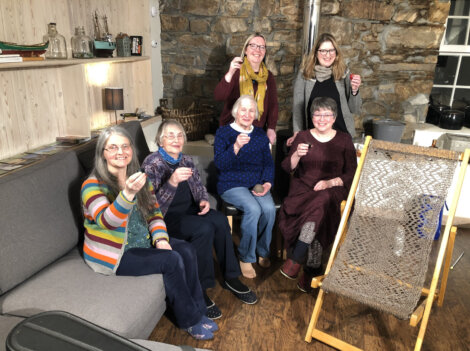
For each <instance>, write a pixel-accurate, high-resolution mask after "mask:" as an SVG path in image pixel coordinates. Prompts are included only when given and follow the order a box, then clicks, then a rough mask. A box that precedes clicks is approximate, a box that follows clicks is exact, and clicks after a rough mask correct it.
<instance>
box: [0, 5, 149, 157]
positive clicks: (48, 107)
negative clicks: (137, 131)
mask: <svg viewBox="0 0 470 351" xmlns="http://www.w3.org/2000/svg"><path fill="white" fill-rule="evenodd" d="M148 7H149V2H148V0H133V1H128V0H21V1H18V0H1V1H0V40H2V41H10V42H16V43H21V44H35V43H40V42H42V37H43V35H44V34H46V32H47V24H48V23H49V22H56V23H57V29H58V31H59V33H61V34H62V35H64V36H65V39H66V41H67V50H68V57H69V59H70V58H71V45H70V39H71V37H72V36H73V33H74V28H75V27H76V26H81V25H83V26H85V32H86V33H87V34H88V35H90V36H92V34H93V14H94V11H95V10H97V11H98V14H99V15H104V14H106V15H107V16H108V25H109V30H110V32H111V33H112V34H113V35H114V36H116V35H117V34H118V33H119V32H126V33H128V34H129V35H142V36H144V41H145V40H146V38H149V35H150V23H149V13H148V11H149V10H148ZM143 50H144V52H143V53H144V55H145V53H146V52H150V48H146V47H145V46H144V48H143ZM77 61H78V64H77ZM97 78H99V79H97ZM107 86H118V87H123V89H124V108H125V111H126V112H133V111H134V110H135V109H136V108H142V109H143V110H145V111H146V112H147V113H150V114H153V108H154V106H153V101H152V100H153V99H152V82H151V67H150V60H149V59H144V60H140V59H139V60H135V61H132V60H131V61H125V62H121V61H112V60H110V61H106V60H105V61H104V62H96V60H93V61H88V62H87V60H74V61H71V64H70V65H57V66H49V65H48V66H46V65H44V62H38V64H37V66H35V67H30V68H22V67H21V66H20V64H18V66H17V67H14V68H8V69H5V68H2V66H1V64H0V159H1V158H6V157H9V156H12V155H15V154H17V153H20V152H24V151H27V150H29V149H33V148H36V147H39V146H42V145H45V144H48V143H51V142H53V141H55V138H56V137H57V136H63V135H89V134H90V130H91V129H95V128H100V127H104V126H106V125H108V124H110V123H113V122H114V112H113V111H105V110H104V108H103V89H104V87H107ZM121 112H123V111H118V114H119V113H121Z"/></svg>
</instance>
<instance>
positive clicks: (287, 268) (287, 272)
mask: <svg viewBox="0 0 470 351" xmlns="http://www.w3.org/2000/svg"><path fill="white" fill-rule="evenodd" d="M300 268H301V265H300V263H296V262H295V261H293V260H291V259H290V258H288V259H287V260H286V262H284V264H283V265H282V267H281V274H282V275H283V276H284V277H286V278H289V279H296V278H297V276H298V275H299V272H300Z"/></svg>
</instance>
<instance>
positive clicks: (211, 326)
mask: <svg viewBox="0 0 470 351" xmlns="http://www.w3.org/2000/svg"><path fill="white" fill-rule="evenodd" d="M201 323H202V326H203V327H204V328H206V329H207V330H210V331H211V332H212V333H214V332H216V331H217V330H219V326H218V325H217V323H216V322H214V321H213V320H212V319H210V318H207V316H202V319H201Z"/></svg>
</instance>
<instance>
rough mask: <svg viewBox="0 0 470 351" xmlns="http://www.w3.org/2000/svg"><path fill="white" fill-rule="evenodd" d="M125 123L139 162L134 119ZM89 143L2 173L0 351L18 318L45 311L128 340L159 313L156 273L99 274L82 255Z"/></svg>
mask: <svg viewBox="0 0 470 351" xmlns="http://www.w3.org/2000/svg"><path fill="white" fill-rule="evenodd" d="M126 128H127V129H128V130H129V131H130V132H131V134H132V135H133V137H134V139H135V140H136V144H137V147H138V149H139V159H140V160H143V158H144V157H145V156H146V155H147V154H148V152H149V151H148V147H147V144H146V142H145V137H144V135H143V133H142V129H141V127H140V123H139V122H130V123H127V124H126ZM95 142H96V141H91V142H89V143H87V144H85V145H83V146H82V147H77V148H74V149H73V150H71V149H68V150H66V151H63V152H60V153H58V154H55V155H52V156H49V157H47V158H45V159H44V160H42V161H40V162H38V163H35V164H32V165H31V166H29V167H25V168H22V169H20V170H18V171H15V172H10V173H8V174H6V175H4V176H2V177H0V209H1V211H0V350H1V349H3V348H4V347H5V340H6V337H7V335H8V332H9V331H10V330H11V329H12V328H13V327H14V326H15V325H16V324H17V323H18V322H20V321H21V320H22V319H24V318H26V317H29V316H32V315H35V314H37V313H40V312H44V311H50V310H63V311H67V312H69V313H72V314H75V315H77V316H79V317H81V318H83V319H86V320H88V321H90V322H92V323H94V324H97V325H99V326H101V327H104V328H106V329H109V330H111V331H113V332H115V333H117V334H119V335H121V336H124V337H127V338H131V339H147V338H148V337H149V335H150V333H151V332H152V330H153V329H154V327H155V326H156V324H157V322H158V321H159V320H160V318H161V316H162V315H163V313H164V312H165V290H164V286H163V279H162V277H161V275H148V276H141V277H122V276H120V277H117V276H105V275H101V274H98V273H95V272H94V271H93V270H92V269H90V268H89V267H88V266H87V264H86V263H85V262H84V260H83V258H82V256H81V245H82V240H83V238H82V237H83V219H82V214H81V208H80V187H81V184H82V182H83V180H84V178H85V177H86V176H87V174H88V173H89V171H90V170H91V167H92V164H93V154H94V148H95ZM142 342H143V343H145V345H146V346H147V347H149V348H151V347H154V348H151V349H155V350H158V349H168V348H165V347H163V348H161V347H160V346H161V345H158V343H149V342H147V341H142ZM166 346H168V347H169V345H166Z"/></svg>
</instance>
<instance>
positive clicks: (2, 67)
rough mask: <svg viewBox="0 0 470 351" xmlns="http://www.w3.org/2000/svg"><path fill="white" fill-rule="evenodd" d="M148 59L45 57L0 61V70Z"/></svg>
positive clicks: (142, 58) (142, 59)
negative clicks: (34, 59) (19, 60)
mask: <svg viewBox="0 0 470 351" xmlns="http://www.w3.org/2000/svg"><path fill="white" fill-rule="evenodd" d="M148 59H150V58H149V57H148V56H128V57H97V58H91V59H74V58H72V59H67V60H54V59H49V60H48V59H46V60H42V61H23V62H8V63H0V71H2V70H9V69H15V70H18V69H31V68H46V67H64V66H74V65H83V64H88V63H99V62H109V63H114V62H116V63H118V62H137V61H144V60H148Z"/></svg>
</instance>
